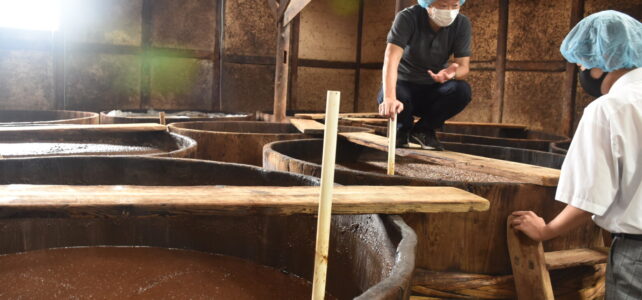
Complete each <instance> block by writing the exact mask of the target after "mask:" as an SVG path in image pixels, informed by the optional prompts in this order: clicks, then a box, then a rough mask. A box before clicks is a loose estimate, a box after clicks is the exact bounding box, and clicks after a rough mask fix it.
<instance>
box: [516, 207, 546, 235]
mask: <svg viewBox="0 0 642 300" xmlns="http://www.w3.org/2000/svg"><path fill="white" fill-rule="evenodd" d="M510 225H511V227H513V228H515V229H517V230H519V231H521V232H523V233H524V234H526V235H527V236H528V237H530V238H531V239H534V240H536V241H538V242H541V241H544V240H547V239H550V238H551V237H550V234H549V232H548V231H549V230H548V227H547V226H546V222H544V219H542V218H540V217H539V216H537V214H535V213H534V212H532V211H516V212H513V214H512V219H511V221H510Z"/></svg>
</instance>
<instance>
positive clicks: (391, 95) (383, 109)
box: [379, 43, 403, 118]
mask: <svg viewBox="0 0 642 300" xmlns="http://www.w3.org/2000/svg"><path fill="white" fill-rule="evenodd" d="M401 56H403V48H401V47H399V46H397V45H395V44H391V43H388V45H387V46H386V53H385V54H384V59H383V72H382V73H383V74H382V77H383V78H382V81H383V102H382V103H381V104H380V105H379V114H380V115H382V116H386V117H389V118H390V117H393V116H394V115H395V114H398V113H400V112H401V111H403V103H401V101H399V100H397V70H398V68H399V62H400V61H401Z"/></svg>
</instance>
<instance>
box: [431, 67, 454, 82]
mask: <svg viewBox="0 0 642 300" xmlns="http://www.w3.org/2000/svg"><path fill="white" fill-rule="evenodd" d="M457 68H459V64H457V63H453V64H452V65H450V66H448V68H445V69H443V70H441V71H439V73H437V74H435V73H433V72H432V71H430V70H428V74H430V77H432V79H433V80H434V81H435V82H439V83H444V82H446V81H448V80H451V79H453V78H454V77H455V72H456V71H457Z"/></svg>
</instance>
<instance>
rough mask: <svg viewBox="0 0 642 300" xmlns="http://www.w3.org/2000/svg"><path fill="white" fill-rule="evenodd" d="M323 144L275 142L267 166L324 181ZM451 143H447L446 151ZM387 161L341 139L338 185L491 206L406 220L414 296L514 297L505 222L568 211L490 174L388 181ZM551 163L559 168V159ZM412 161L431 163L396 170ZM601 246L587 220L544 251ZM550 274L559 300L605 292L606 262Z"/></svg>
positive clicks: (541, 190)
mask: <svg viewBox="0 0 642 300" xmlns="http://www.w3.org/2000/svg"><path fill="white" fill-rule="evenodd" d="M321 145H322V140H320V139H308V140H297V141H282V142H274V143H270V144H268V145H266V146H265V148H264V158H263V166H264V167H265V168H268V169H273V170H281V171H290V172H294V173H299V174H306V175H312V176H319V175H320V173H321V169H320V165H319V163H318V162H319V161H320V157H321ZM449 146H450V144H446V147H447V148H448V147H449ZM465 147H468V148H469V150H468V151H469V152H479V150H475V151H473V150H471V149H472V148H474V147H478V146H476V145H462V146H460V148H461V149H463V148H465ZM482 147H483V146H482ZM548 154H549V155H554V154H552V153H548ZM524 159H525V160H527V158H524ZM540 159H541V158H540ZM364 161H379V162H380V163H379V166H382V167H381V168H379V169H376V168H364V167H359V168H358V169H357V168H356V167H354V165H355V164H357V165H359V164H362V163H363V162H364ZM385 162H386V153H384V152H381V151H376V150H372V149H370V148H366V147H363V146H360V145H356V144H353V143H349V142H347V141H345V140H342V141H340V142H339V144H338V146H337V164H338V165H343V166H344V167H342V168H337V169H336V171H335V181H336V182H337V183H340V184H345V185H378V184H379V185H427V186H430V185H446V186H455V187H458V188H462V189H465V190H468V191H469V192H472V193H475V194H477V195H480V196H482V197H484V198H486V199H488V200H489V201H490V210H489V211H487V212H479V213H468V214H460V215H457V214H438V215H425V214H407V215H404V216H403V218H404V220H405V221H406V222H407V223H408V224H409V225H410V226H411V227H412V228H413V229H414V230H415V232H416V233H417V236H418V244H417V245H418V247H417V261H416V265H417V268H418V269H417V270H416V276H415V278H414V280H413V292H414V293H416V294H419V295H422V296H428V297H436V298H448V299H452V298H462V299H463V298H481V299H514V298H515V287H514V283H513V281H512V276H511V273H512V270H511V264H510V258H509V255H508V249H507V244H506V218H507V217H508V215H509V214H510V213H512V212H513V211H515V210H533V211H535V212H537V213H538V214H539V215H540V216H542V217H543V218H544V219H546V220H551V219H552V218H553V217H554V216H555V215H557V213H559V212H560V211H561V210H562V209H563V208H564V205H563V204H562V203H560V202H557V201H555V200H554V194H555V187H545V186H539V185H534V184H527V183H520V182H516V181H510V180H509V181H505V180H504V181H503V182H500V180H496V181H495V182H493V180H492V178H491V180H486V179H487V178H485V179H484V177H481V178H482V179H483V180H477V179H475V178H473V177H471V178H470V179H467V180H462V179H461V176H460V175H456V176H455V175H449V174H446V175H444V173H443V172H442V173H438V174H439V175H438V176H435V174H426V175H425V176H400V175H396V176H388V175H385ZM550 162H551V163H554V164H558V163H559V161H557V160H556V159H551V160H550ZM413 163H415V164H426V163H425V162H419V161H415V160H410V159H405V158H400V157H398V163H397V166H396V169H397V170H400V169H403V166H402V165H403V164H408V165H410V164H413ZM539 163H540V164H546V161H545V160H543V159H542V160H541V161H540V162H539ZM551 166H553V165H551ZM402 172H404V171H402ZM406 173H412V172H406ZM457 176H459V177H457ZM453 179H457V180H453ZM600 245H602V243H601V238H600V231H599V230H598V228H597V227H596V226H595V225H594V224H593V223H591V222H588V223H586V224H585V225H583V226H581V227H580V228H579V229H577V230H576V231H574V232H571V233H569V234H567V235H565V236H563V237H560V238H557V239H554V240H551V241H548V242H546V243H544V248H545V250H546V251H555V250H563V249H574V248H585V247H592V246H600ZM551 274H552V275H551V276H552V281H553V286H554V289H555V293H556V299H592V298H594V297H597V296H599V295H600V293H601V292H603V285H604V266H602V265H600V266H591V267H577V268H569V269H564V270H556V271H553V272H552V273H551Z"/></svg>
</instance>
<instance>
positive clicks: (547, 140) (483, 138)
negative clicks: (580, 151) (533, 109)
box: [341, 118, 568, 151]
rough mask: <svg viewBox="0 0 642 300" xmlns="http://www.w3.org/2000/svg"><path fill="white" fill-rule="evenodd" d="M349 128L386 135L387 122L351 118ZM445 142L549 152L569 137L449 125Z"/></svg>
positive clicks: (522, 128) (499, 127) (488, 125)
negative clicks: (369, 129) (359, 127)
mask: <svg viewBox="0 0 642 300" xmlns="http://www.w3.org/2000/svg"><path fill="white" fill-rule="evenodd" d="M341 122H342V123H343V124H346V125H354V126H363V127H368V128H372V129H374V130H375V132H376V133H378V134H380V135H386V134H387V129H388V128H387V126H386V125H385V122H386V120H382V119H372V118H370V119H366V118H364V119H363V120H360V119H359V118H348V119H344V120H342V121H341ZM437 137H438V138H439V139H440V140H441V141H442V142H452V143H464V144H479V145H491V146H500V147H511V148H521V149H532V150H539V151H549V148H550V144H551V143H552V142H558V141H564V140H567V139H568V138H567V137H564V136H559V135H555V134H551V133H546V132H542V131H537V130H529V129H528V128H526V126H521V125H515V124H501V123H469V122H446V124H444V126H443V128H442V129H441V130H439V131H438V132H437Z"/></svg>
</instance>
